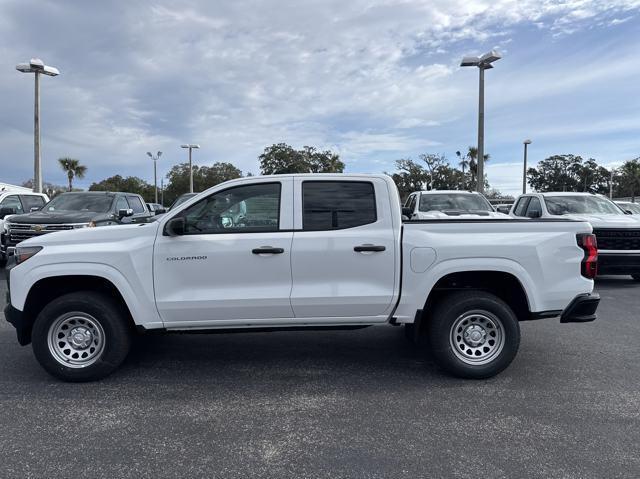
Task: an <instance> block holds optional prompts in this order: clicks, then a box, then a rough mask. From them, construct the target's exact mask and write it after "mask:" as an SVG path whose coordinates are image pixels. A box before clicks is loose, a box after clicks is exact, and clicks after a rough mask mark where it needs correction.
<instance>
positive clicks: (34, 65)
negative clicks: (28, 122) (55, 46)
mask: <svg viewBox="0 0 640 479" xmlns="http://www.w3.org/2000/svg"><path fill="white" fill-rule="evenodd" d="M16 70H18V71H19V72H22V73H33V74H34V76H35V79H36V82H35V83H36V86H35V98H34V107H33V191H34V192H35V193H42V164H41V163H40V75H47V76H50V77H54V76H57V75H59V74H60V72H59V71H58V69H57V68H54V67H51V66H48V65H45V64H44V62H43V61H42V60H40V59H39V58H32V59H31V60H30V61H29V63H19V64H18V65H16Z"/></svg>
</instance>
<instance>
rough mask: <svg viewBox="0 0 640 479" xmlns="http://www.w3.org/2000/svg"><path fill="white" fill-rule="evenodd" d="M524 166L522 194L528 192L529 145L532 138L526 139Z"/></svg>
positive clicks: (524, 142)
mask: <svg viewBox="0 0 640 479" xmlns="http://www.w3.org/2000/svg"><path fill="white" fill-rule="evenodd" d="M522 143H523V144H524V168H523V169H522V194H523V195H524V194H526V193H527V146H529V145H530V144H531V140H524V141H523V142H522Z"/></svg>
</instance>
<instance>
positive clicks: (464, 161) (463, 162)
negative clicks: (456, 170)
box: [456, 151, 469, 190]
mask: <svg viewBox="0 0 640 479" xmlns="http://www.w3.org/2000/svg"><path fill="white" fill-rule="evenodd" d="M456 156H457V157H458V159H459V160H460V163H458V166H459V167H460V168H462V189H463V190H464V189H465V188H466V186H465V183H466V181H465V172H464V170H465V168H469V154H468V153H467V154H466V155H464V156H462V153H460V151H456Z"/></svg>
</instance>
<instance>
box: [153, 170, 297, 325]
mask: <svg viewBox="0 0 640 479" xmlns="http://www.w3.org/2000/svg"><path fill="white" fill-rule="evenodd" d="M291 189H292V180H291V179H290V178H282V179H278V180H271V181H269V180H265V182H263V183H255V180H254V181H253V182H252V183H250V184H244V185H243V184H242V183H241V182H240V183H239V184H237V185H236V186H231V187H227V188H224V189H222V190H219V191H216V192H213V193H211V194H210V195H209V196H207V197H205V198H203V199H201V200H200V201H198V202H196V203H194V204H193V205H191V206H188V207H186V208H184V209H182V210H181V211H178V213H177V214H175V215H171V216H170V217H169V215H167V216H168V218H167V219H166V220H164V221H163V222H162V224H161V225H160V228H161V230H160V231H159V232H158V237H157V240H156V244H155V248H154V285H155V296H156V303H157V306H158V311H159V313H160V316H161V317H162V320H163V321H164V322H165V324H166V325H167V326H168V327H171V326H174V327H180V326H181V325H182V326H184V327H190V326H198V325H199V323H200V325H202V323H203V322H210V321H217V322H220V323H222V324H224V323H225V322H230V323H233V321H234V320H244V319H269V318H291V317H292V316H293V311H292V309H291V302H290V299H289V295H290V292H291V263H290V262H291V242H292V237H293V233H292V232H291V228H292V224H291V223H292V206H291V197H292V192H291ZM283 198H285V199H288V200H289V201H286V200H283ZM177 217H181V218H184V220H185V228H184V229H185V230H184V234H182V235H179V236H166V235H164V234H163V229H164V228H165V226H166V222H167V221H168V220H170V219H172V218H177ZM283 230H288V231H283Z"/></svg>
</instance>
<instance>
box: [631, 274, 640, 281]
mask: <svg viewBox="0 0 640 479" xmlns="http://www.w3.org/2000/svg"><path fill="white" fill-rule="evenodd" d="M631 277H632V278H633V279H635V280H636V281H640V274H632V275H631Z"/></svg>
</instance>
